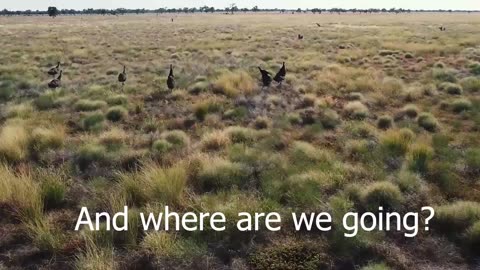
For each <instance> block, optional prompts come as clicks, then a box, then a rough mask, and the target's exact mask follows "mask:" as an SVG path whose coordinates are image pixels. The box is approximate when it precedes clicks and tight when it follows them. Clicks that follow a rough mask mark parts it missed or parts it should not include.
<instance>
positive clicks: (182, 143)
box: [160, 130, 190, 149]
mask: <svg viewBox="0 0 480 270" xmlns="http://www.w3.org/2000/svg"><path fill="white" fill-rule="evenodd" d="M160 137H161V138H162V139H164V140H166V141H167V142H169V143H171V144H172V145H173V146H174V147H175V148H177V149H181V148H185V147H188V146H189V145H190V138H189V137H188V135H187V134H186V133H185V132H183V131H181V130H172V131H165V132H163V133H162V135H161V136H160Z"/></svg>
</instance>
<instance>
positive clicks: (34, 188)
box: [0, 6, 480, 270]
mask: <svg viewBox="0 0 480 270" xmlns="http://www.w3.org/2000/svg"><path fill="white" fill-rule="evenodd" d="M229 8H231V10H230V13H234V15H231V14H230V15H228V16H227V15H222V14H210V11H209V12H206V8H205V7H202V8H200V9H197V10H194V9H189V10H188V15H180V14H178V13H179V11H180V10H181V13H187V11H186V10H184V9H175V10H173V9H172V10H170V11H168V10H164V9H163V8H160V9H159V10H157V11H156V12H157V13H158V16H156V15H153V16H152V15H151V14H140V13H143V12H144V11H143V10H141V9H139V10H137V11H136V12H138V13H139V14H130V13H132V12H133V13H135V11H125V12H127V13H129V14H130V15H129V16H121V15H122V14H121V13H122V12H123V10H121V9H120V10H114V11H113V12H115V15H118V16H107V15H108V14H109V13H110V12H111V11H109V10H106V11H105V12H106V14H105V16H96V15H90V16H62V15H63V13H65V12H71V11H69V10H60V9H58V10H57V12H58V13H57V14H56V15H58V16H57V17H56V18H55V19H53V18H48V17H38V16H0V36H2V37H4V36H5V37H8V38H4V39H0V45H1V48H2V53H1V55H0V62H1V66H0V216H1V218H0V261H1V262H0V269H3V268H8V269H24V268H28V269H105V270H107V269H108V270H109V269H189V268H198V269H237V270H238V269H250V268H251V269H330V270H333V269H364V270H377V269H378V270H383V269H415V268H422V269H451V268H452V269H470V268H472V267H475V266H476V265H475V263H476V262H478V261H479V256H480V254H479V252H478V246H479V245H480V240H479V235H480V233H479V232H480V229H479V228H480V225H479V223H480V205H479V201H478V198H480V181H479V175H480V150H479V146H478V145H479V143H480V140H479V138H480V136H479V130H480V99H479V93H480V78H479V74H480V73H479V67H480V65H479V64H478V62H479V61H480V50H479V48H478V44H480V36H479V35H478V25H479V22H480V19H479V18H480V17H479V16H474V15H473V14H470V15H466V14H462V13H461V12H451V13H448V15H447V14H445V15H441V16H440V15H438V14H434V13H433V12H428V13H427V12H425V13H419V12H412V13H410V14H408V15H406V14H403V13H404V12H405V10H400V9H392V10H389V9H387V10H386V11H383V12H381V10H378V11H376V10H371V11H372V13H379V14H376V15H370V14H368V13H364V12H360V10H356V12H355V16H351V15H345V14H344V13H348V14H350V13H352V11H353V10H350V11H348V12H343V11H342V10H341V9H339V10H338V11H335V12H333V13H332V14H330V12H328V11H327V12H325V11H323V10H322V15H318V14H315V15H314V14H313V13H314V12H315V13H319V12H320V10H315V11H314V10H312V9H310V10H309V11H306V10H302V11H301V12H300V11H297V12H295V13H296V14H295V15H293V14H292V15H291V16H290V15H288V16H287V14H277V13H285V12H288V11H285V12H283V11H281V10H280V11H279V12H258V13H257V12H252V13H251V14H246V15H244V14H243V12H239V11H241V10H238V11H237V10H236V9H235V8H233V6H232V7H229ZM389 8H390V7H389ZM45 10H46V7H45ZM52 10H53V9H52ZM208 10H210V9H208ZM257 10H258V8H257ZM200 11H202V13H203V14H202V15H201V16H200V15H197V14H196V13H199V12H200ZM5 12H9V11H5V10H3V11H0V15H14V13H5ZM41 12H42V11H41ZM43 12H46V11H43ZM85 12H87V13H91V12H98V11H95V10H93V11H92V10H88V9H86V10H85ZM397 12H398V14H396V15H394V14H393V13H397ZM31 13H32V14H36V11H31ZM245 13H247V11H246V10H245ZM247 17H248V18H247ZM172 19H173V21H171V20H172ZM53 20H54V21H53ZM316 22H318V24H319V26H317V25H315V23H316ZM437 26H438V27H440V26H444V27H446V29H447V30H445V31H441V30H439V28H438V27H437ZM12 33H14V34H12ZM99 33H101V34H99ZM298 34H301V35H302V36H304V39H298V36H297V35H298ZM126 37H128V40H127V38H126ZM159 37H161V38H160V39H159ZM164 37H166V38H164ZM159 40H160V41H161V42H159ZM284 61H285V64H286V69H287V74H286V77H285V80H284V81H283V82H282V83H281V84H279V83H278V82H277V81H272V83H271V85H270V86H269V87H262V82H261V81H260V73H259V71H258V69H257V67H258V66H260V67H261V68H263V69H265V70H268V71H269V72H271V73H272V77H274V76H275V74H276V73H277V71H278V69H279V68H280V66H281V64H282V62H284ZM57 62H60V69H61V70H63V73H62V76H63V77H62V81H61V87H59V88H57V89H49V88H48V85H47V84H48V82H49V81H50V80H51V79H53V75H49V74H48V73H47V72H48V70H49V69H50V68H51V67H55V66H56V64H57ZM170 64H171V65H173V68H174V72H175V87H174V88H173V89H170V88H169V87H168V86H167V76H168V73H169V66H170ZM123 65H125V66H126V74H127V78H128V79H127V80H126V81H125V85H122V83H121V82H119V81H118V78H117V76H118V74H119V72H121V71H122V68H123ZM57 76H58V75H57ZM277 79H278V78H277ZM124 205H127V206H128V209H129V210H128V211H129V215H128V231H127V232H113V231H108V230H107V229H106V227H107V223H106V222H103V223H101V224H100V231H98V232H90V231H89V230H88V228H87V227H86V226H85V227H83V228H82V229H81V230H80V231H74V230H73V228H72V224H74V222H75V220H76V218H77V217H78V212H79V209H80V207H83V206H87V207H88V209H89V211H90V214H91V217H92V219H93V217H94V212H104V211H105V212H108V213H110V214H113V213H115V212H117V211H120V210H123V206H124ZM425 205H430V206H432V207H434V209H435V211H436V214H435V216H434V218H433V219H432V220H431V221H430V228H431V229H430V230H428V231H425V230H423V229H421V230H420V231H419V235H418V236H417V237H416V238H414V239H403V238H402V233H403V231H402V232H394V231H389V232H386V231H381V232H377V231H375V232H368V231H359V233H358V235H357V236H356V237H353V238H346V237H344V235H343V234H344V232H345V230H344V229H343V228H342V224H341V221H342V216H343V214H345V213H347V212H358V213H359V214H363V213H365V212H367V211H371V212H374V213H375V212H377V211H378V209H379V207H380V206H382V207H383V208H384V211H389V210H393V211H397V212H399V213H400V214H402V215H403V214H405V213H407V212H417V211H419V210H420V209H421V207H422V206H425ZM164 206H169V207H170V210H172V211H173V210H174V211H176V212H178V213H186V212H191V211H193V212H209V213H214V212H217V211H219V212H223V213H225V215H226V216H227V224H226V225H227V226H226V230H225V231H223V232H214V231H213V230H212V229H211V228H209V227H208V226H206V228H205V230H204V231H202V232H188V231H180V232H174V231H171V230H170V231H168V232H166V231H160V232H154V231H147V232H144V231H143V230H141V221H140V220H139V215H138V213H141V212H142V213H149V212H152V213H154V214H158V213H159V212H161V209H163V207H164ZM243 211H245V212H250V213H253V212H278V213H280V214H281V215H282V230H281V231H279V232H269V231H267V230H265V228H264V223H263V222H264V221H261V222H260V223H261V224H260V229H259V230H258V231H251V232H239V231H238V230H237V229H236V226H235V225H236V221H237V220H238V218H239V217H238V213H239V212H243ZM318 211H327V212H329V213H331V214H332V215H333V225H332V230H331V231H330V232H322V233H318V232H314V230H312V231H307V230H304V229H302V230H300V231H298V232H295V233H293V231H292V230H293V228H292V226H291V222H290V220H289V219H288V217H289V216H290V213H291V212H295V213H302V212H305V213H311V212H318ZM424 214H425V213H423V212H422V214H421V216H419V222H420V227H421V228H422V225H423V224H422V223H423V222H424V220H425V216H424ZM122 221H123V220H122ZM369 222H370V221H367V223H369ZM408 223H409V222H408ZM384 225H385V224H384ZM409 225H411V224H409ZM432 247H433V248H432ZM477 264H478V263H477Z"/></svg>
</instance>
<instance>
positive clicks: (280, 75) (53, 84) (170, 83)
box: [48, 18, 447, 90]
mask: <svg viewBox="0 0 480 270" xmlns="http://www.w3.org/2000/svg"><path fill="white" fill-rule="evenodd" d="M172 21H173V18H172ZM317 26H318V27H321V25H320V24H319V23H317ZM438 28H439V29H440V31H442V32H443V31H446V30H447V28H445V27H444V26H440V27H438ZM297 38H298V39H300V40H302V39H303V35H301V34H298V37H297ZM258 69H259V70H260V74H261V76H262V77H261V80H262V86H263V87H269V86H270V84H271V83H272V81H275V82H277V83H278V84H279V85H281V84H282V82H283V81H284V80H285V76H286V75H287V70H286V68H285V62H283V65H282V67H281V68H280V70H279V71H278V72H277V74H276V75H275V76H274V77H273V78H272V75H271V73H270V72H268V71H267V70H264V69H262V68H261V67H258ZM48 74H49V75H51V76H56V75H57V74H58V77H56V78H54V79H53V80H52V81H50V82H49V83H48V87H49V88H51V89H55V88H58V87H60V86H61V81H62V70H61V69H60V62H58V63H57V65H56V66H55V67H52V68H51V69H50V70H49V71H48ZM126 81H127V71H126V66H123V71H122V72H121V73H120V74H118V82H120V83H121V84H122V89H123V87H124V86H125V82H126ZM167 87H168V89H170V90H173V89H174V88H175V76H174V75H173V66H172V65H170V72H169V73H168V78H167Z"/></svg>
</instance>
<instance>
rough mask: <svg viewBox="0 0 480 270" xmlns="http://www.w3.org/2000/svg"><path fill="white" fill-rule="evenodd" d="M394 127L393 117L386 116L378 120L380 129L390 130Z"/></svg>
mask: <svg viewBox="0 0 480 270" xmlns="http://www.w3.org/2000/svg"><path fill="white" fill-rule="evenodd" d="M392 125H393V119H392V117H390V116H388V115H384V116H381V117H379V118H378V120H377V127H378V128H380V129H389V128H391V127H392Z"/></svg>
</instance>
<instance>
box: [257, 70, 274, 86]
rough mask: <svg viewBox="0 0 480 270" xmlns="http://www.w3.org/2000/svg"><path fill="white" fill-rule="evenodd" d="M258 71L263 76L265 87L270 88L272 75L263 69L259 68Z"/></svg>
mask: <svg viewBox="0 0 480 270" xmlns="http://www.w3.org/2000/svg"><path fill="white" fill-rule="evenodd" d="M258 70H260V73H261V74H262V84H263V87H269V86H270V84H271V83H272V76H271V75H270V72H268V71H266V70H264V69H262V68H261V67H258Z"/></svg>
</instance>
